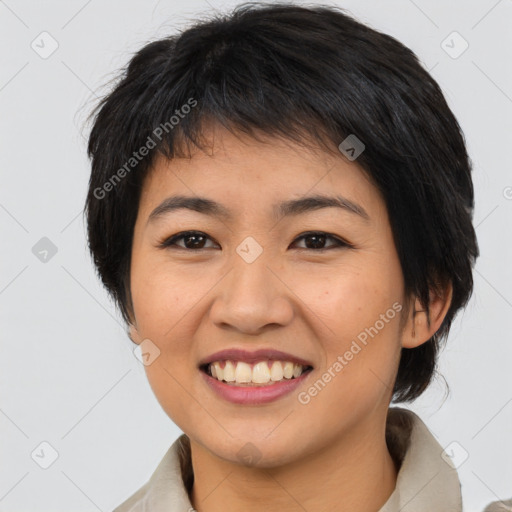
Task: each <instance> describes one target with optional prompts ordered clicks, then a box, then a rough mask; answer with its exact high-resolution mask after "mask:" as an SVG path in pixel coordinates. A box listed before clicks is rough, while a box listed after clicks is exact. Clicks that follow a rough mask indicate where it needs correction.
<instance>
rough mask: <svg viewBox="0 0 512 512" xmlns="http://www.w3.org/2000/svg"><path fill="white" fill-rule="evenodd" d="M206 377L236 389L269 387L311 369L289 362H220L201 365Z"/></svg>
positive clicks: (294, 377) (297, 376) (310, 367)
mask: <svg viewBox="0 0 512 512" xmlns="http://www.w3.org/2000/svg"><path fill="white" fill-rule="evenodd" d="M199 368H200V370H201V371H202V372H204V373H206V374H207V375H208V376H210V377H212V378H214V379H216V380H218V381H220V382H223V383H226V384H229V385H231V386H237V387H257V386H269V385H273V384H278V383H279V382H286V381H290V380H294V379H297V378H299V377H300V376H301V375H304V374H305V373H307V372H310V371H311V370H312V369H313V367H312V366H305V365H301V364H297V363H293V362H291V361H277V360H268V359H267V360H261V361H257V362H255V363H253V364H249V363H246V362H244V361H233V360H229V359H228V360H222V361H213V362H211V363H208V364H204V365H201V366H200V367H199Z"/></svg>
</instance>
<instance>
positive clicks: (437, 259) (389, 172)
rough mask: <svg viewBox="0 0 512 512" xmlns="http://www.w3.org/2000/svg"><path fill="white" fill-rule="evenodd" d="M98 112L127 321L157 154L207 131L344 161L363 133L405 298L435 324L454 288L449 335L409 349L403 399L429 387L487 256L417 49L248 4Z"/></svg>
mask: <svg viewBox="0 0 512 512" xmlns="http://www.w3.org/2000/svg"><path fill="white" fill-rule="evenodd" d="M186 105H188V107H187V108H185V106H186ZM182 114H183V115H182ZM185 114H186V115H185ZM91 116H92V117H93V118H94V122H93V126H92V130H91V133H90V137H89V143H88V155H89V157H90V158H91V164H92V172H91V176H90V182H89V190H88V195H87V199H86V205H85V211H86V215H87V225H88V243H89V249H90V251H91V254H92V256H93V259H94V264H95V266H96V268H97V271H98V274H99V276H100V278H101V280H102V281H103V283H104V285H105V287H106V288H107V290H108V291H109V293H110V294H111V296H112V297H113V299H114V300H115V303H116V304H117V306H118V307H119V309H120V312H121V314H122V316H123V318H124V320H125V321H126V322H131V318H132V315H133V305H132V303H131V296H130V282H129V274H130V256H131V244H132V238H133V229H134V225H135V220H136V217H137V211H138V205H139V199H140V193H141V189H142V186H143V180H144V177H145V176H146V175H147V172H148V171H149V170H150V169H151V168H152V165H153V164H154V161H155V156H156V155H157V154H161V155H163V156H165V157H166V158H169V159H172V158H174V157H177V156H183V155H185V154H190V147H191V145H192V146H196V147H197V148H204V147H205V144H206V142H205V141H204V140H202V139H203V137H202V134H204V128H205V126H206V123H207V122H214V123H218V124H220V125H223V126H224V127H226V128H227V129H229V130H230V131H231V132H232V133H233V134H237V133H238V134H242V133H245V134H249V135H250V136H251V137H254V138H255V139H258V134H263V135H270V136H274V137H280V138H282V139H285V140H292V141H295V142H299V143H301V144H303V145H304V147H306V146H307V145H308V144H310V143H311V142H312V143H313V144H316V145H317V147H318V146H320V147H322V148H323V149H325V150H326V151H337V153H338V155H339V156H340V157H341V158H344V156H342V153H341V152H340V151H339V150H338V149H337V148H338V145H339V144H340V143H341V142H342V141H343V140H345V138H346V137H347V136H349V135H355V136H356V137H357V138H358V139H359V140H360V141H362V142H363V144H364V145H365V149H364V151H363V152H362V153H361V154H360V156H359V157H358V158H357V163H358V164H359V166H361V168H362V169H363V172H365V173H366V174H367V175H368V177H370V179H371V180H372V182H373V183H374V184H375V185H376V186H377V188H378V189H379V191H380V192H381V194H382V196H383V198H384V200H385V203H386V207H387V210H388V214H389V219H390V224H391V228H392V231H393V236H394V242H395V245H396V249H397V252H398V256H399V259H400V263H401V268H402V272H403V276H404V287H405V293H406V296H407V297H413V296H417V297H419V298H420V300H421V302H422V304H423V305H424V307H425V308H426V310H427V316H428V311H429V309H428V305H429V290H431V289H433V290H441V289H442V286H443V285H446V284H447V283H449V282H451V284H452V286H453V297H452V302H451V305H450V308H449V310H448V313H447V314H446V317H445V318H444V321H443V323H442V325H441V327H440V328H439V330H438V331H437V333H436V334H435V335H434V336H433V337H432V338H431V339H430V340H429V341H428V342H426V343H424V344H422V345H420V346H418V347H417V348H413V349H406V348H403V349H402V353H401V359H400V364H399V369H398V374H397V378H396V382H395V387H394V390H393V399H394V400H395V401H411V400H413V399H415V398H416V397H417V396H419V395H420V394H421V393H422V392H423V391H424V390H425V388H426V387H427V386H428V384H429V383H430V381H431V379H432V377H433V375H434V373H435V370H436V362H437V354H438V350H439V347H440V345H441V343H442V342H444V341H445V340H446V337H447V335H448V332H449V329H450V326H451V323H452V320H453V318H454V316H455V314H456V313H457V311H458V310H459V309H460V308H462V307H465V306H466V304H467V302H468V301H469V298H470V296H471V294H472V290H473V276H472V267H473V265H474V262H475V260H476V258H477V257H478V255H479V249H478V245H477V240H476V236H475V231H474V228H473V225H472V217H473V208H474V197H473V195H474V193H473V183H472V180H471V167H472V164H471V160H470V158H469V156H468V154H467V151H466V147H465V140H464V135H463V133H462V130H461V128H460V126H459V124H458V122H457V120H456V118H455V117H454V115H453V113H452V112H451V110H450V108H449V107H448V105H447V103H446V101H445V98H444V97H443V94H442V91H441V89H440V87H439V85H438V84H437V82H436V81H435V80H434V79H433V78H432V77H431V76H430V74H429V73H428V72H427V71H426V70H425V69H424V68H423V66H422V65H421V64H420V63H419V61H418V58H417V57H416V55H415V54H414V53H413V52H412V51H411V50H410V49H409V48H407V47H405V46H404V45H403V44H401V43H400V42H399V41H397V40H396V39H394V38H393V37H391V36H389V35H386V34H383V33H381V32H378V31H376V30H374V29H372V28H370V27H368V26H365V25H363V24H361V23H359V22H358V21H356V20H355V19H353V18H352V17H351V16H349V15H347V14H346V13H345V12H344V11H343V10H342V9H340V8H338V7H332V6H324V5H315V6H313V7H305V6H298V5H294V4H289V3H273V4H262V3H253V2H249V3H244V4H241V5H239V6H238V7H236V8H235V9H234V10H233V11H232V12H231V13H230V14H228V15H212V16H209V17H207V18H206V19H203V20H200V21H197V22H196V23H195V24H194V25H193V26H191V27H189V28H187V29H185V30H183V31H181V32H180V33H179V34H177V35H172V36H170V37H166V38H164V39H160V40H158V41H154V42H151V43H149V44H147V45H146V46H144V47H143V48H142V49H141V50H140V51H138V52H137V53H136V54H135V55H134V56H133V58H132V59H131V60H130V62H129V63H128V65H127V66H126V68H124V69H123V71H122V73H121V74H120V75H119V79H118V82H117V83H116V84H115V86H114V88H113V90H112V91H111V92H109V93H108V95H107V96H105V97H104V98H103V99H102V100H101V102H100V103H99V104H98V105H97V107H96V109H95V110H94V111H93V113H92V114H91ZM144 147H145V148H146V149H149V151H145V152H143V151H142V148H144ZM139 148H140V152H141V153H145V156H144V157H143V158H142V157H140V155H139V154H138V152H139ZM333 148H334V149H333ZM187 151H188V153H187ZM134 152H137V156H134V155H135V154H134ZM428 318H429V317H428Z"/></svg>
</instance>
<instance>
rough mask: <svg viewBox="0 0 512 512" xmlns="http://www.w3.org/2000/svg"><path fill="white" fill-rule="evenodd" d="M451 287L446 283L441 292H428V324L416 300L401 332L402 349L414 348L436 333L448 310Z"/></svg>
mask: <svg viewBox="0 0 512 512" xmlns="http://www.w3.org/2000/svg"><path fill="white" fill-rule="evenodd" d="M452 296H453V286H452V283H451V282H448V283H447V284H446V285H445V286H444V288H442V290H441V292H438V291H434V290H430V304H429V307H430V322H429V321H428V318H427V312H426V310H425V308H424V306H423V304H422V303H421V302H420V300H419V299H418V298H416V299H414V307H413V308H409V311H408V315H409V316H408V318H407V321H406V323H405V327H404V329H403V331H402V347H403V348H415V347H418V346H420V345H421V344H423V343H425V342H426V341H428V340H429V339H430V338H432V336H433V335H434V334H435V333H436V332H437V331H438V329H439V327H441V324H442V323H443V320H444V318H445V316H446V313H447V312H448V310H449V309H450V305H451V302H452Z"/></svg>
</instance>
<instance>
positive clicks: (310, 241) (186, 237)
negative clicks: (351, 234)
mask: <svg viewBox="0 0 512 512" xmlns="http://www.w3.org/2000/svg"><path fill="white" fill-rule="evenodd" d="M181 240H183V245H180V244H177V242H178V241H181ZM208 240H210V241H211V240H212V239H211V238H210V237H209V236H208V235H206V233H203V232H201V231H184V232H182V233H177V234H176V235H173V236H171V237H169V238H166V239H165V240H163V241H162V242H160V243H159V244H158V247H160V248H169V247H176V248H180V249H191V250H201V249H208V248H209V247H206V243H207V241H208ZM300 240H304V241H305V243H306V247H299V249H309V250H314V251H322V250H327V249H331V248H336V247H353V246H352V245H351V244H350V243H348V242H346V241H345V240H342V239H340V238H338V237H336V236H333V235H330V234H328V233H324V232H323V231H311V232H308V233H304V234H303V235H301V236H300V237H298V238H296V239H295V240H294V243H296V242H297V241H300ZM327 240H331V241H332V242H334V243H333V244H331V245H330V246H327V247H325V243H326V241H327ZM217 245H218V244H217Z"/></svg>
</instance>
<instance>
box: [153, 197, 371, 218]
mask: <svg viewBox="0 0 512 512" xmlns="http://www.w3.org/2000/svg"><path fill="white" fill-rule="evenodd" d="M321 208H341V209H342V210H344V211H346V212H349V213H352V214H355V215H358V216H359V217H361V218H362V219H364V220H365V221H369V220H370V216H369V215H368V213H367V212H366V210H365V209H364V208H363V207H362V206H360V205H359V204H357V203H354V202H353V201H350V200H349V199H347V198H346V197H343V196H339V195H338V196H325V195H313V196H308V197H302V198H300V199H291V200H288V201H284V202H282V203H279V204H276V205H274V206H273V208H272V210H273V214H274V216H275V217H276V218H279V217H289V216H295V215H300V214H303V213H307V212H310V211H314V210H319V209H321ZM181 209H187V210H192V211H195V212H199V213H202V214H204V215H210V216H212V217H217V218H220V219H223V220H226V221H229V220H232V219H233V218H234V214H233V213H232V212H231V211H230V210H229V209H227V208H226V207H225V206H224V205H222V204H220V203H217V202H216V201H213V200H212V199H208V198H206V197H197V196H196V197H192V196H183V195H177V196H171V197H168V198H167V199H164V200H163V201H162V202H161V203H160V204H159V205H158V206H157V207H156V208H155V209H154V210H153V211H152V212H151V213H150V215H149V218H148V223H149V222H151V221H154V220H156V219H157V218H160V217H163V216H164V215H166V214H168V213H171V212H174V211H176V210H181Z"/></svg>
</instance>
